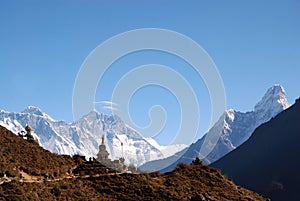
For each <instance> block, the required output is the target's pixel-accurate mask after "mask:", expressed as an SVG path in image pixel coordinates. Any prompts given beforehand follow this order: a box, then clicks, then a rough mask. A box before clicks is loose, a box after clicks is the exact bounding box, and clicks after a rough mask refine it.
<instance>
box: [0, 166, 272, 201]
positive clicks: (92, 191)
mask: <svg viewBox="0 0 300 201" xmlns="http://www.w3.org/2000/svg"><path fill="white" fill-rule="evenodd" d="M0 197H3V198H5V199H13V200H218V201H222V200H228V201H229V200H230V201H232V200H249V201H250V200H253V201H254V200H266V199H265V198H263V197H261V196H260V195H258V194H256V193H254V192H251V191H249V190H246V189H244V188H241V187H238V186H236V185H235V184H234V183H233V182H232V181H231V180H229V179H228V178H226V177H225V176H224V175H222V174H221V173H220V172H219V171H218V170H216V169H213V168H210V167H208V166H203V165H185V164H179V165H178V166H177V168H176V169H175V170H174V171H173V172H170V173H166V174H162V175H161V174H159V173H145V174H109V175H103V176H99V177H89V178H80V177H78V178H72V179H64V180H61V181H57V182H51V181H48V182H46V183H19V182H15V181H14V182H10V183H4V184H2V185H1V186H0Z"/></svg>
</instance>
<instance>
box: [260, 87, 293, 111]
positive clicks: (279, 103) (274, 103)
mask: <svg viewBox="0 0 300 201" xmlns="http://www.w3.org/2000/svg"><path fill="white" fill-rule="evenodd" d="M289 106H290V104H289V102H288V100H287V98H286V94H285V90H284V88H283V87H282V86H281V85H279V84H276V85H274V86H273V87H271V88H269V89H268V91H267V92H266V93H265V95H264V96H263V98H262V99H261V100H260V101H259V102H258V103H257V104H256V105H255V107H254V111H255V112H267V111H271V110H273V111H276V113H278V112H277V111H282V110H284V109H287V108H288V107H289Z"/></svg>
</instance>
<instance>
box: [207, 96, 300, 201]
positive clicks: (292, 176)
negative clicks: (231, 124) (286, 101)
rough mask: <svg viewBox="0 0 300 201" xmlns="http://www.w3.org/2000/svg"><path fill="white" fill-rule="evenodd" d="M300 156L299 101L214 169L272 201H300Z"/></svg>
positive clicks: (259, 129) (215, 164)
mask: <svg viewBox="0 0 300 201" xmlns="http://www.w3.org/2000/svg"><path fill="white" fill-rule="evenodd" d="M299 156H300V99H298V100H297V101H296V103H295V104H294V105H293V106H291V107H290V108H289V109H287V110H285V111H283V112H281V113H280V114H279V115H277V116H276V117H275V118H274V119H272V120H270V121H269V122H268V123H265V124H263V125H261V126H259V127H258V128H257V129H256V130H255V131H254V133H253V134H252V136H251V137H250V138H249V140H248V141H246V142H245V143H244V144H242V145H241V146H240V147H238V148H237V149H236V150H234V151H232V152H231V153H229V154H228V155H226V156H225V157H223V158H222V159H220V160H219V161H217V162H215V163H213V164H211V166H213V167H217V168H218V169H220V170H221V171H222V172H223V173H224V174H227V175H228V176H229V177H230V178H232V179H233V180H234V181H235V182H237V183H238V184H239V185H241V186H244V187H245V188H249V189H251V190H254V191H256V192H259V193H262V194H264V195H266V196H267V197H270V198H271V200H272V201H273V200H274V201H286V200H289V201H293V200H295V201H299V200H300V191H299V189H300V174H299V170H300V160H299Z"/></svg>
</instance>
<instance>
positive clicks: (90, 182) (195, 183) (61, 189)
mask: <svg viewBox="0 0 300 201" xmlns="http://www.w3.org/2000/svg"><path fill="white" fill-rule="evenodd" d="M0 133H1V137H0V138H1V141H0V142H1V143H0V145H1V168H2V169H1V171H2V172H3V171H6V172H7V173H9V169H12V170H14V171H19V173H20V172H23V170H24V171H25V170H26V172H27V174H26V175H24V174H23V177H29V178H21V177H19V176H18V175H16V176H14V175H13V174H15V172H14V171H13V172H12V175H6V176H3V175H2V178H1V175H0V181H1V179H2V182H0V200H22V201H23V200H137V199H139V200H218V201H219V200H266V199H265V198H263V197H262V196H260V195H258V194H256V193H254V192H252V191H249V190H246V189H244V188H241V187H239V186H237V185H235V184H234V182H233V181H232V180H229V179H228V178H227V177H226V176H224V175H222V174H221V173H220V172H219V171H218V170H217V169H214V168H210V167H208V166H205V165H202V164H195V165H185V164H179V165H178V166H177V167H176V169H175V170H174V171H172V172H170V173H166V174H159V173H157V172H154V173H144V174H129V173H115V172H107V173H106V172H101V171H100V172H98V173H96V172H95V171H94V170H93V171H92V172H94V173H93V174H91V175H87V174H82V175H81V174H73V173H71V172H70V170H71V168H72V167H73V166H74V165H75V162H74V161H73V159H72V158H71V157H67V156H59V155H55V154H52V153H50V152H48V151H45V150H43V149H42V148H41V147H39V146H38V145H37V144H35V143H29V142H27V141H25V140H23V139H22V138H20V137H18V136H16V135H14V134H12V133H11V132H9V131H8V130H6V129H5V128H3V127H0ZM4 152H5V154H4ZM86 164H87V168H88V169H89V170H90V169H91V168H92V167H91V166H93V163H89V162H86ZM94 166H95V167H98V166H99V164H98V163H95V165H94ZM80 167H81V168H79V169H80V170H83V167H82V164H81V165H80ZM73 168H74V167H73ZM77 169H78V168H77ZM50 170H53V171H54V170H55V172H56V175H55V177H54V178H50V179H48V180H45V181H43V180H42V179H40V180H39V179H37V178H38V177H39V174H42V173H46V172H47V173H48V172H49V171H50ZM55 172H53V173H55ZM79 172H80V171H79ZM86 172H87V171H86ZM74 173H75V170H74ZM9 174H10V173H9ZM33 175H36V176H33Z"/></svg>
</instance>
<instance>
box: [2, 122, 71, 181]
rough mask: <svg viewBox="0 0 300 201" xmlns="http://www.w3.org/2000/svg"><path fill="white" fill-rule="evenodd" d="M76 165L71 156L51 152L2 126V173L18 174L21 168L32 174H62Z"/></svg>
mask: <svg viewBox="0 0 300 201" xmlns="http://www.w3.org/2000/svg"><path fill="white" fill-rule="evenodd" d="M73 166H75V163H74V160H73V159H72V158H71V157H70V156H63V155H57V154H53V153H50V152H49V151H47V150H45V149H43V148H42V147H40V146H39V145H38V144H37V143H30V142H27V141H26V140H24V139H23V138H21V137H19V136H16V135H15V134H13V133H12V132H10V131H9V130H7V129H6V128H4V127H2V126H0V173H2V174H3V173H6V174H7V175H8V176H17V175H18V172H19V170H23V171H24V172H26V173H28V174H31V175H43V174H45V173H49V174H54V175H57V176H58V175H61V174H64V173H65V172H67V171H69V170H70V169H71V167H73Z"/></svg>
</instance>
